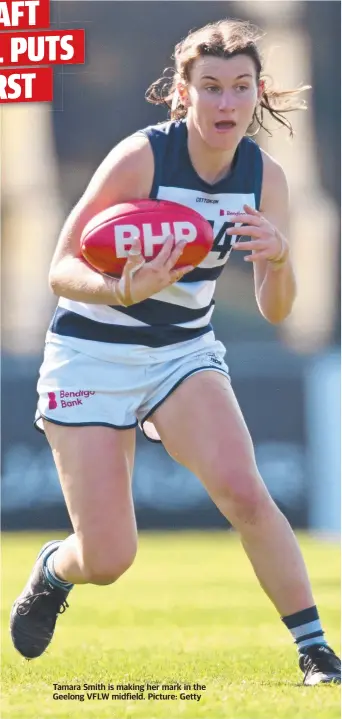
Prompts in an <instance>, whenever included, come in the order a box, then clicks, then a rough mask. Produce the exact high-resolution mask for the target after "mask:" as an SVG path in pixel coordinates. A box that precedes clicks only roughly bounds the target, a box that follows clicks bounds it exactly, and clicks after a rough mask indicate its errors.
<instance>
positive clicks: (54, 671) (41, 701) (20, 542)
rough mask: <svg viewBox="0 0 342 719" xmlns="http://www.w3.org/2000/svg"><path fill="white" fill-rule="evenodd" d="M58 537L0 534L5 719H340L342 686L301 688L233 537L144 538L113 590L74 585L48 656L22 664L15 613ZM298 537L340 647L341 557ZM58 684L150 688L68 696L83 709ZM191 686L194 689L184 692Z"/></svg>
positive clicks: (282, 634) (330, 633) (290, 653)
mask: <svg viewBox="0 0 342 719" xmlns="http://www.w3.org/2000/svg"><path fill="white" fill-rule="evenodd" d="M55 536H56V534H54V535H53V537H55ZM57 536H58V535H57ZM53 537H52V536H51V535H50V536H46V535H45V534H44V535H38V534H21V535H20V534H13V535H11V534H5V535H4V536H3V540H2V556H3V571H2V577H3V592H2V594H3V597H2V627H3V635H2V636H3V641H2V679H3V702H2V712H1V716H2V719H19V718H20V719H41V718H43V719H44V718H45V717H53V719H88V718H89V719H93V718H94V719H95V717H96V719H102V717H103V718H105V719H124V718H125V719H126V718H128V717H130V718H132V719H145V718H146V719H147V718H148V719H154V718H156V719H157V718H158V719H159V718H164V717H168V718H169V719H173V718H174V717H179V718H181V719H183V718H184V719H190V718H194V717H206V718H210V719H211V718H212V719H216V718H217V719H221V717H225V718H228V717H229V719H259V718H260V719H261V717H262V719H271V718H273V717H276V718H277V719H285V718H286V719H292V718H297V719H309V718H310V719H328V718H329V719H335V718H336V719H337V717H340V691H339V688H338V687H333V686H320V687H313V688H310V687H303V686H302V684H301V682H302V675H301V673H300V672H299V669H298V665H297V656H296V650H295V648H294V646H293V644H292V639H291V638H290V637H289V635H288V633H287V630H286V628H285V627H284V625H283V624H282V622H281V621H280V620H279V618H278V616H277V613H276V612H275V610H274V609H273V607H272V605H271V604H270V603H269V600H268V599H267V598H266V597H265V596H264V594H263V592H262V591H261V589H260V588H259V586H258V584H257V582H256V580H255V578H254V575H253V573H252V570H251V568H250V566H249V564H248V561H247V559H246V558H245V556H244V554H243V552H242V550H241V549H240V545H239V543H238V541H237V538H236V536H234V535H232V534H230V533H228V532H225V533H223V532H219V533H201V534H199V533H198V534H196V533H182V534H143V535H142V536H141V537H140V551H139V554H138V558H137V560H136V563H135V565H134V566H133V567H132V569H131V570H130V571H129V572H128V573H127V575H125V576H124V577H123V578H122V579H121V580H120V581H119V582H118V583H117V585H113V586H110V587H95V586H90V585H87V586H84V587H76V588H75V589H74V590H73V591H72V594H71V595H70V609H68V610H67V612H66V613H65V614H64V615H63V616H61V617H60V618H59V619H58V622H57V631H56V635H55V638H54V640H53V644H52V645H51V647H50V649H49V651H48V652H47V653H46V654H45V655H44V656H43V657H42V658H40V659H36V660H34V661H32V662H27V661H25V660H24V659H22V658H21V657H20V655H19V654H17V653H16V652H15V650H14V649H13V647H12V645H11V642H10V639H9V635H8V628H7V627H8V614H9V610H10V606H11V603H12V601H13V599H14V598H15V596H16V595H17V594H18V593H19V591H21V589H22V586H23V584H24V582H25V581H26V578H27V575H28V571H29V569H30V567H31V565H32V562H33V560H34V558H35V555H36V553H37V552H38V550H39V549H40V546H41V545H42V544H43V542H45V541H46V540H47V539H49V538H53ZM299 538H300V542H301V546H302V548H303V551H304V555H305V558H306V560H307V564H308V567H309V571H310V575H311V578H312V582H313V586H314V590H315V595H316V599H317V602H318V605H319V608H320V611H321V617H322V620H323V623H324V626H325V628H326V632H327V637H328V640H329V642H330V643H331V644H332V645H333V646H334V648H335V649H338V648H339V642H340V612H339V607H340V575H339V568H340V552H339V547H338V546H337V544H332V543H329V542H324V541H319V540H317V539H313V538H309V537H307V536H305V535H300V537H299ZM54 683H56V684H68V685H81V687H82V689H83V684H84V683H86V684H99V683H103V684H104V685H105V686H107V685H108V684H109V683H110V684H111V685H114V686H115V685H117V684H123V685H127V684H128V683H131V684H132V683H133V684H136V685H144V686H145V690H144V691H142V692H139V691H138V690H135V692H134V690H133V693H140V694H141V695H142V696H143V697H144V698H143V699H141V700H138V699H136V700H134V699H131V700H129V699H127V700H125V699H112V694H118V693H119V690H116V689H114V690H110V691H109V698H108V699H97V698H96V699H95V698H92V699H90V698H89V699H88V698H87V693H88V692H87V691H82V690H81V691H79V690H74V691H72V690H70V691H69V694H73V695H78V696H80V695H82V694H83V695H85V699H84V701H80V700H79V699H74V700H71V699H54V698H53V693H54V687H53V684H54ZM147 683H149V684H155V685H157V684H158V685H162V684H167V685H175V684H178V685H179V684H181V686H182V691H183V692H184V694H185V695H192V698H189V699H181V698H180V696H181V693H182V692H181V690H180V688H179V686H178V687H176V688H175V689H173V690H172V689H169V690H161V686H159V688H158V690H155V692H154V693H155V694H158V693H162V694H164V695H165V694H174V696H175V697H176V698H175V699H171V698H169V699H153V698H148V689H147V688H146V685H147ZM185 683H186V684H188V685H190V687H191V689H188V690H185V691H184V689H183V685H184V684H185ZM195 683H197V684H199V685H201V686H202V687H203V686H205V689H198V690H196V689H194V688H193V685H194V684H195ZM56 693H57V694H64V695H65V694H66V695H67V694H68V691H66V690H64V691H63V690H61V691H58V690H57V692H56ZM89 693H91V690H89ZM95 693H96V694H97V693H98V694H99V696H102V690H101V689H99V691H98V692H96V691H95ZM105 693H106V692H105ZM150 693H153V692H152V691H151V692H150ZM194 694H197V695H201V696H200V699H199V700H196V699H195V698H194V696H193V695H194Z"/></svg>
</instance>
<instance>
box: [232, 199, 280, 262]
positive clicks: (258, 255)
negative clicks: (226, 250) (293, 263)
mask: <svg viewBox="0 0 342 719" xmlns="http://www.w3.org/2000/svg"><path fill="white" fill-rule="evenodd" d="M243 208H244V210H245V213H246V214H242V213H241V214H238V215H230V217H229V220H230V221H231V222H241V223H242V224H243V227H230V228H229V229H228V230H227V235H238V237H239V238H240V237H241V236H247V237H251V238H252V239H251V240H249V241H248V240H247V241H243V242H240V241H238V240H237V241H236V242H235V244H234V245H233V246H232V249H233V250H240V251H241V250H242V251H243V252H245V251H246V250H251V253H252V254H250V255H247V256H246V257H244V260H245V261H246V262H259V261H260V260H263V261H265V260H266V261H268V262H271V263H273V262H274V263H281V264H283V263H284V262H286V259H287V257H288V254H289V245H288V242H287V240H286V239H285V237H284V235H282V233H281V232H279V230H278V229H277V228H276V227H275V226H274V225H272V223H271V222H269V221H268V220H267V219H266V217H264V216H263V215H262V214H261V212H259V211H258V210H254V209H253V207H250V206H249V205H244V206H243Z"/></svg>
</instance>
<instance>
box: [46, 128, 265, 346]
mask: <svg viewBox="0 0 342 719" xmlns="http://www.w3.org/2000/svg"><path fill="white" fill-rule="evenodd" d="M141 133H143V134H145V135H146V136H147V137H148V138H149V141H150V143H151V146H152V150H153V154H154V162H155V172H154V181H153V186H152V189H151V193H150V197H151V198H154V199H162V200H171V201H173V202H178V203H180V204H182V205H187V206H188V207H190V208H192V209H193V210H197V212H199V213H200V214H201V215H203V217H205V218H206V219H207V220H209V222H210V223H211V224H212V226H213V230H214V237H215V241H214V245H213V248H212V250H211V252H210V253H209V255H207V257H206V258H205V259H204V260H203V262H202V263H201V264H200V265H199V266H198V267H196V268H195V269H194V270H193V271H192V272H190V273H188V274H187V275H185V276H184V277H183V278H182V280H181V282H177V283H175V284H173V285H170V286H169V287H167V288H166V289H164V290H162V291H161V292H158V293H157V294H155V295H153V297H151V298H149V299H147V300H145V301H144V302H139V303H137V304H135V305H132V306H131V307H127V308H125V307H117V306H115V307H110V306H106V305H96V304H86V303H83V302H82V303H80V302H75V301H73V300H67V299H64V298H60V300H59V303H58V307H57V310H56V312H55V315H54V317H53V319H52V322H51V325H50V328H49V330H50V331H51V332H53V333H54V334H57V335H64V336H69V337H70V338H71V337H75V338H79V339H84V340H94V341H97V342H106V343H115V344H118V343H120V344H132V345H143V346H145V347H163V346H167V345H172V344H175V343H178V342H183V341H187V340H191V339H195V338H197V337H200V336H201V335H204V334H205V333H207V332H210V331H211V330H212V325H211V324H210V320H211V316H212V313H213V311H214V305H215V302H214V299H213V296H214V291H215V285H216V280H217V278H218V277H219V275H220V274H221V272H222V270H223V268H224V265H225V263H226V261H227V259H228V257H229V254H230V250H231V246H232V244H233V243H234V242H235V240H236V236H235V237H234V236H233V237H231V236H229V235H227V234H226V230H227V229H228V227H231V226H232V224H231V223H230V222H229V215H231V214H235V213H237V212H243V205H244V204H245V203H248V204H249V205H251V206H252V207H255V208H257V209H259V205H260V196H261V185H262V156H261V151H260V149H259V147H258V145H257V144H256V143H255V142H254V141H253V140H251V139H249V138H247V137H245V138H243V139H242V140H241V142H240V144H239V146H238V148H237V152H236V155H235V158H234V163H233V167H232V169H231V171H230V172H229V174H228V175H227V176H226V177H225V178H223V179H222V180H220V181H219V182H217V183H216V184H214V185H210V184H209V183H207V182H205V181H204V180H202V179H201V178H200V177H199V176H198V175H197V173H196V171H195V169H194V167H193V166H192V163H191V160H190V157H189V153H188V148H187V126H186V122H185V121H184V120H180V121H176V122H174V121H171V122H165V123H161V124H159V125H156V126H151V127H148V128H146V129H145V130H141V131H140V132H139V134H141Z"/></svg>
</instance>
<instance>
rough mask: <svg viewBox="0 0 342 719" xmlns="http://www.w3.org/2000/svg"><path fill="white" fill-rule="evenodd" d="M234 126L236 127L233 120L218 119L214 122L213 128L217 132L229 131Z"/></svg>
mask: <svg viewBox="0 0 342 719" xmlns="http://www.w3.org/2000/svg"><path fill="white" fill-rule="evenodd" d="M234 127H236V122H234V120H219V122H215V129H216V130H217V132H229V131H230V130H233V129H234Z"/></svg>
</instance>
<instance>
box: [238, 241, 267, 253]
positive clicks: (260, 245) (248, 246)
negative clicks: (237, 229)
mask: <svg viewBox="0 0 342 719" xmlns="http://www.w3.org/2000/svg"><path fill="white" fill-rule="evenodd" d="M232 248H233V250H240V251H241V250H242V251H244V252H247V250H264V249H265V242H263V240H251V242H248V240H241V242H235V243H234V245H232Z"/></svg>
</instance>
